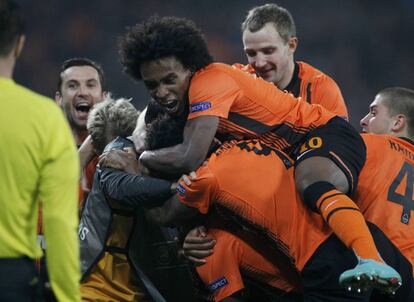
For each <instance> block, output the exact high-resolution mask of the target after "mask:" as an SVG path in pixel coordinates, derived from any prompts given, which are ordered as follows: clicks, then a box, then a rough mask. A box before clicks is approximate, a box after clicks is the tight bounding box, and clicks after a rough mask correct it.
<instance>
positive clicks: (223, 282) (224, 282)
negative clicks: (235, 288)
mask: <svg viewBox="0 0 414 302" xmlns="http://www.w3.org/2000/svg"><path fill="white" fill-rule="evenodd" d="M227 284H229V281H227V279H226V277H221V278H219V279H217V280H216V281H213V282H211V283H210V284H209V285H208V287H209V289H210V290H211V291H212V292H214V291H216V290H218V289H220V288H222V287H223V286H226V285H227Z"/></svg>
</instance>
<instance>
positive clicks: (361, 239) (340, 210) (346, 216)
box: [316, 190, 383, 262]
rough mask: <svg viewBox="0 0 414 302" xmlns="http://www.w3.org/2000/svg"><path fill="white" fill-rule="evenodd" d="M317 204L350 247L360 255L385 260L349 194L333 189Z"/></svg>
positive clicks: (328, 221)
mask: <svg viewBox="0 0 414 302" xmlns="http://www.w3.org/2000/svg"><path fill="white" fill-rule="evenodd" d="M316 206H317V207H318V209H319V211H320V212H321V214H322V216H323V218H324V219H325V221H326V222H327V223H328V224H329V226H330V227H331V228H332V230H333V231H334V233H335V234H336V236H337V237H338V238H339V239H340V240H341V241H342V242H343V243H344V244H345V245H346V246H347V247H348V248H352V249H353V250H354V252H355V253H356V254H357V255H358V256H359V257H362V258H364V259H374V260H376V261H379V262H383V261H382V259H381V257H380V256H379V253H378V250H377V248H376V247H375V243H374V239H373V238H372V235H371V233H370V231H369V229H368V226H367V225H366V222H365V219H364V217H363V216H362V213H361V212H360V211H359V209H358V206H357V205H356V204H355V203H354V202H353V201H352V200H351V199H350V198H349V197H348V196H346V195H345V194H343V193H342V192H340V191H338V190H331V191H329V192H326V193H325V194H323V195H322V196H321V197H320V198H319V200H318V201H317V202H316Z"/></svg>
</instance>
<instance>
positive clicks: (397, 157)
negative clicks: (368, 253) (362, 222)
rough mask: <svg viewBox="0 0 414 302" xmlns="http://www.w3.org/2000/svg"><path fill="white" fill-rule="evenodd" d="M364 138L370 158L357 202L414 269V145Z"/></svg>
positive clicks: (381, 137)
mask: <svg viewBox="0 0 414 302" xmlns="http://www.w3.org/2000/svg"><path fill="white" fill-rule="evenodd" d="M362 137H363V139H364V142H365V145H366V147H367V159H366V162H365V165H364V167H363V169H362V171H361V174H360V176H359V184H358V187H357V191H356V198H355V200H356V201H357V203H358V206H359V208H360V209H361V212H362V213H363V214H364V217H365V219H366V220H368V221H370V222H372V223H374V224H376V225H377V226H378V227H379V228H380V229H381V230H382V231H383V232H384V233H385V234H386V235H387V237H388V238H389V239H390V240H391V241H392V242H393V243H394V244H395V245H396V246H397V247H398V248H399V249H400V251H401V252H402V254H403V255H404V256H405V257H406V258H407V259H408V260H409V261H410V262H411V264H412V265H413V267H414V240H413V238H414V217H412V214H413V210H414V202H413V201H414V196H412V195H413V174H414V172H413V171H414V145H413V143H412V142H409V141H406V140H404V139H401V138H397V137H392V136H388V135H374V134H363V135H362ZM410 167H411V168H410ZM410 180H411V182H410ZM410 193H411V194H410ZM410 195H411V196H410ZM410 216H411V217H410Z"/></svg>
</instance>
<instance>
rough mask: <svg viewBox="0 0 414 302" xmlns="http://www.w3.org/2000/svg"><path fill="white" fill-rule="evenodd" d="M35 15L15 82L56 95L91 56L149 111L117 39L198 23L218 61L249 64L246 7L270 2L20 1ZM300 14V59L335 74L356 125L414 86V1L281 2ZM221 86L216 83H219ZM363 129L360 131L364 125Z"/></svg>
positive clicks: (118, 91)
mask: <svg viewBox="0 0 414 302" xmlns="http://www.w3.org/2000/svg"><path fill="white" fill-rule="evenodd" d="M18 2H20V3H21V4H22V7H23V9H24V11H25V14H26V18H27V24H28V28H27V34H28V35H27V41H26V43H27V44H26V49H25V51H24V53H23V55H22V58H21V60H20V61H19V62H18V64H17V68H16V72H15V79H16V80H17V81H18V82H20V83H22V84H24V85H26V86H28V87H29V88H32V89H34V90H36V91H38V92H41V93H42V94H45V95H48V96H50V97H53V96H54V93H55V91H56V85H57V75H58V70H59V66H60V64H61V62H62V61H63V60H65V59H67V58H69V57H75V56H86V57H89V58H91V59H93V60H96V61H98V62H100V63H102V65H103V68H104V70H105V72H106V78H107V88H108V90H109V91H112V92H113V93H114V95H115V96H116V97H128V98H129V97H132V98H133V101H134V104H135V105H136V107H137V108H139V109H142V108H143V107H144V106H145V103H146V101H147V99H148V95H147V94H146V92H145V89H144V87H143V85H142V83H135V82H133V81H132V80H131V79H129V78H128V77H127V76H126V75H125V74H123V72H122V67H121V65H120V63H119V59H118V53H117V51H118V50H117V37H118V36H119V35H120V34H123V33H124V31H125V28H126V27H127V26H131V25H134V24H135V23H137V22H141V21H142V20H145V19H146V18H147V17H149V16H150V15H152V14H155V13H157V14H158V15H160V16H164V15H175V16H180V17H187V18H190V19H192V20H194V21H195V22H196V23H197V25H198V26H199V27H200V28H201V29H202V31H203V32H204V34H205V36H206V38H207V41H208V44H209V47H210V49H211V52H212V53H213V55H214V57H215V59H216V60H217V61H222V62H226V63H234V62H242V63H245V62H246V58H245V56H244V54H243V49H242V47H243V46H242V41H241V34H240V23H241V21H242V20H243V19H244V17H245V15H246V12H247V11H248V10H249V9H250V8H252V7H253V6H256V5H261V4H264V3H267V2H270V1H251V0H250V1H248V0H226V1H225V0H208V1H190V0H176V1H173V0H171V1H166V0H164V1H162V0H151V1H138V0H123V1H122V0H88V1H82V0H72V1H59V0H42V1H34V0H20V1H18ZM276 3H277V4H279V5H281V6H283V7H285V8H287V9H288V10H289V11H290V12H291V13H292V15H293V17H294V19H295V22H296V27H297V35H298V37H299V47H298V50H297V52H296V59H297V60H303V61H306V62H308V63H310V64H312V65H314V66H315V67H317V68H319V69H321V70H322V71H324V72H326V73H327V74H329V75H330V76H332V77H333V78H334V79H335V80H336V82H337V83H338V84H339V86H340V88H341V90H342V93H343V95H344V98H345V101H346V102H347V105H348V109H349V111H350V112H349V113H350V116H351V122H352V124H353V125H354V126H358V122H359V120H360V118H361V117H362V115H363V114H365V113H366V111H367V107H368V105H369V103H370V102H371V101H372V99H373V97H374V96H375V93H376V92H378V91H379V90H380V89H382V88H385V87H388V86H404V87H408V88H411V89H413V88H414V86H413V85H414V0H389V1H386V0H382V1H373V0H359V1H358V0H313V1H310V0H305V1H299V0H297V1H277V2H276ZM212 85H214V83H212ZM358 129H359V128H358Z"/></svg>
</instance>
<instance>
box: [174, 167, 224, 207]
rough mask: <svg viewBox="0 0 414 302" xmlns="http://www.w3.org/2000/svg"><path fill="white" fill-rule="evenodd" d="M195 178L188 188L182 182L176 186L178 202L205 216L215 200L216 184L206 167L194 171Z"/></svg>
mask: <svg viewBox="0 0 414 302" xmlns="http://www.w3.org/2000/svg"><path fill="white" fill-rule="evenodd" d="M196 175H197V178H196V179H194V180H192V183H191V185H190V186H188V185H186V184H185V183H184V182H183V181H180V182H179V184H178V188H177V192H178V195H177V196H178V198H179V200H180V201H181V202H182V203H184V204H185V205H188V206H189V207H193V208H196V209H198V210H199V211H200V213H202V214H206V213H207V212H208V209H209V207H210V205H211V204H212V203H213V202H214V201H215V200H216V197H217V192H218V184H217V181H216V178H215V176H214V175H213V173H211V171H210V168H209V166H208V165H204V166H201V167H200V168H198V169H197V171H196Z"/></svg>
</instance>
